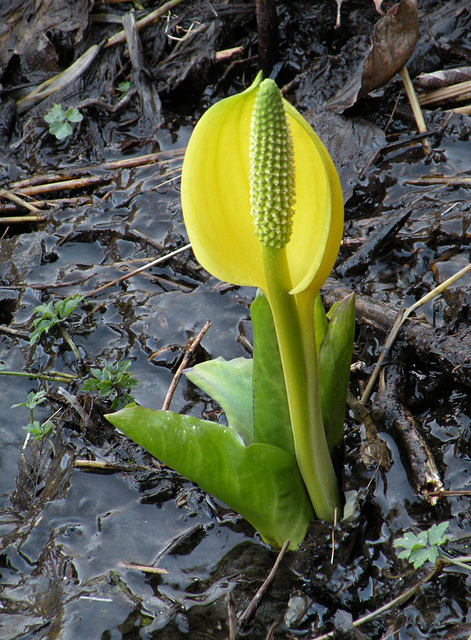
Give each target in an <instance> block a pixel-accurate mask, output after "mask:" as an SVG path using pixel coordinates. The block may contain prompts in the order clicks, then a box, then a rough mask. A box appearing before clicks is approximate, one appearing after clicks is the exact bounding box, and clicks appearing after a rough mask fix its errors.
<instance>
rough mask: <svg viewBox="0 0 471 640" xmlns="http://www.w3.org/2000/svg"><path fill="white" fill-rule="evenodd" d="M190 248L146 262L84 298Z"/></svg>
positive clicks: (188, 246)
mask: <svg viewBox="0 0 471 640" xmlns="http://www.w3.org/2000/svg"><path fill="white" fill-rule="evenodd" d="M190 247H191V244H186V245H184V246H183V247H180V248H179V249H175V251H172V252H171V253H168V254H167V255H165V256H160V258H157V259H156V260H152V261H151V262H148V263H147V264H145V265H143V266H142V267H139V269H134V271H131V272H130V273H127V274H126V275H124V276H121V277H120V278H116V280H112V281H111V282H107V283H106V284H103V285H102V286H101V287H98V288H97V289H94V290H93V291H90V292H89V293H85V294H84V297H85V298H89V297H90V296H94V295H95V294H96V293H98V292H99V291H103V290H104V289H108V288H109V287H112V286H113V285H115V284H117V283H118V282H123V280H128V279H129V278H132V277H133V276H135V275H137V274H138V273H141V272H142V271H145V270H146V269H150V268H151V267H153V266H155V265H156V264H161V263H162V262H165V260H168V259H169V258H174V257H175V256H176V255H178V254H179V253H182V252H183V251H186V250H187V249H189V248H190Z"/></svg>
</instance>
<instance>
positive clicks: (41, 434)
mask: <svg viewBox="0 0 471 640" xmlns="http://www.w3.org/2000/svg"><path fill="white" fill-rule="evenodd" d="M45 401H46V392H45V391H30V393H29V394H28V399H27V400H26V402H19V403H18V404H13V405H12V406H11V408H12V409H14V408H16V407H27V408H28V409H29V410H30V422H29V423H28V424H27V425H26V426H24V427H23V429H24V430H25V431H27V432H28V433H29V434H30V435H31V437H32V438H33V439H34V440H40V439H41V438H46V437H47V436H48V435H49V433H50V432H51V431H52V429H53V427H54V425H53V423H52V422H51V419H50V418H49V419H48V420H46V422H44V423H43V424H41V423H40V422H38V421H37V420H34V409H35V408H36V407H37V406H38V405H40V404H43V403H44V402H45Z"/></svg>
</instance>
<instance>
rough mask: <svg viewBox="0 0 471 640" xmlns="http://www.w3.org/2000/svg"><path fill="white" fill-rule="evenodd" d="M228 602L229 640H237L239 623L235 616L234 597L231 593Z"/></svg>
mask: <svg viewBox="0 0 471 640" xmlns="http://www.w3.org/2000/svg"><path fill="white" fill-rule="evenodd" d="M226 602H227V626H228V627H229V640H236V637H237V621H236V614H235V604H234V595H233V593H232V591H230V592H229V593H228V594H227V596H226Z"/></svg>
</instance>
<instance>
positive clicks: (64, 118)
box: [44, 103, 83, 140]
mask: <svg viewBox="0 0 471 640" xmlns="http://www.w3.org/2000/svg"><path fill="white" fill-rule="evenodd" d="M44 120H45V121H46V122H47V123H49V133H50V134H52V135H53V136H55V137H56V138H57V140H64V138H67V136H70V134H71V133H72V125H71V123H75V122H81V121H82V120H83V115H82V114H81V113H80V111H79V110H78V109H73V108H72V107H69V108H68V109H67V110H66V111H64V110H63V109H62V106H61V105H60V104H57V103H56V104H55V105H54V106H53V107H51V109H50V110H49V111H48V113H47V114H46V115H45V116H44Z"/></svg>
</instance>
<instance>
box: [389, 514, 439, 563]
mask: <svg viewBox="0 0 471 640" xmlns="http://www.w3.org/2000/svg"><path fill="white" fill-rule="evenodd" d="M449 524H450V523H449V522H448V521H447V522H441V523H440V524H434V525H432V526H431V527H430V529H427V531H422V532H421V533H419V534H417V535H416V534H415V533H412V531H409V532H408V533H406V535H405V536H404V537H403V538H399V539H398V540H395V541H394V543H393V546H394V547H395V548H396V549H400V548H402V549H403V551H401V552H400V553H398V558H402V559H404V560H408V561H409V562H410V563H411V564H413V565H414V567H415V568H416V569H418V568H419V567H421V566H422V565H423V564H425V563H426V562H435V561H436V559H437V558H438V556H439V555H440V547H441V546H442V545H444V544H445V543H446V542H447V541H448V539H449V537H448V535H447V534H446V533H445V531H446V530H447V529H448V527H449Z"/></svg>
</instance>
